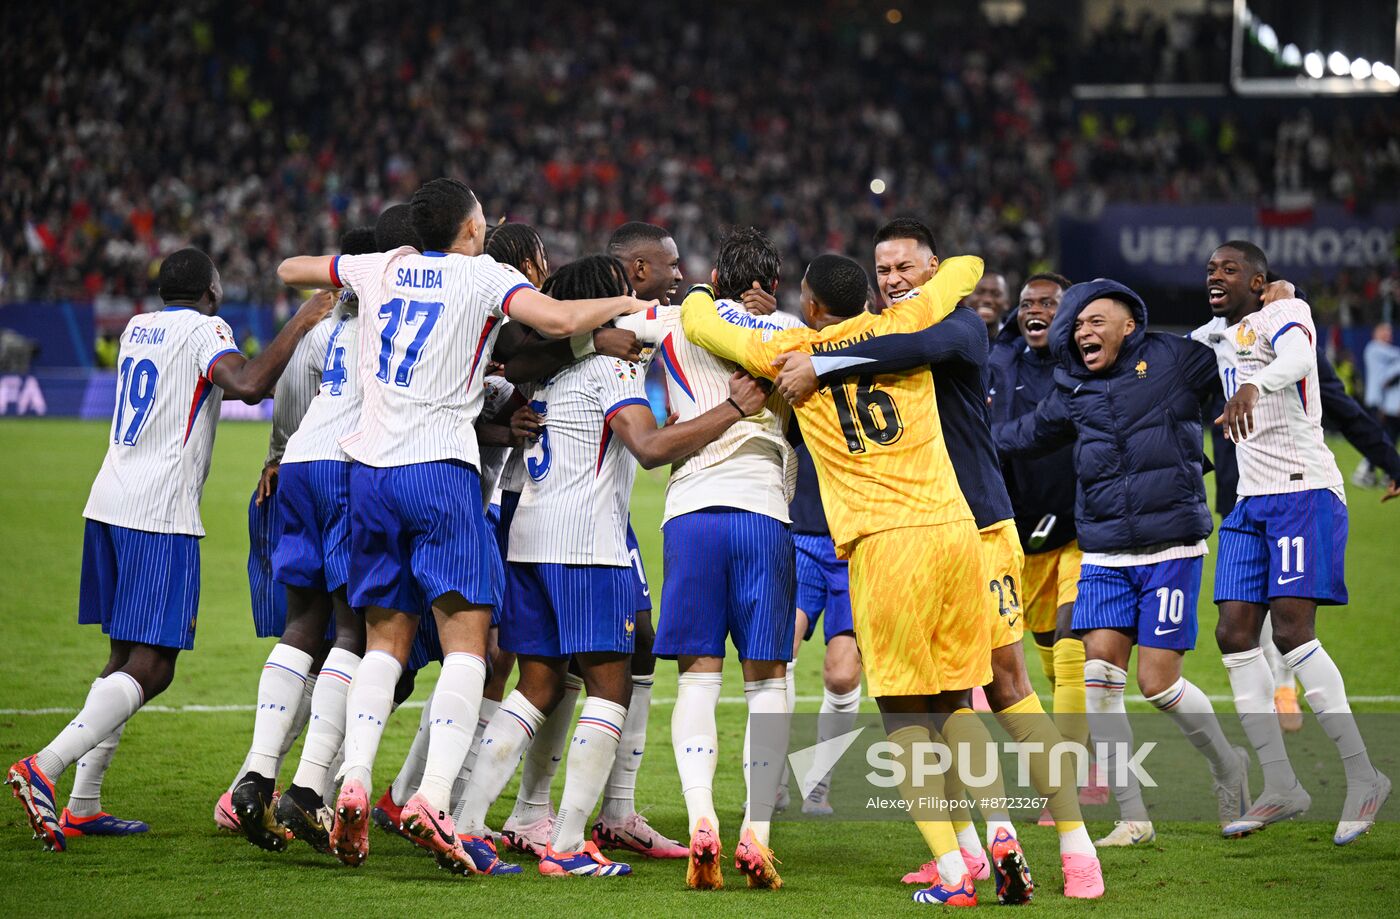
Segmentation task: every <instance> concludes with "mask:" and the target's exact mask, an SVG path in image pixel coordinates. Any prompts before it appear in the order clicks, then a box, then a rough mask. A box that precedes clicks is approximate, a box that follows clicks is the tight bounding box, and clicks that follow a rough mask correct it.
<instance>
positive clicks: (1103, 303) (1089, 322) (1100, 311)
mask: <svg viewBox="0 0 1400 919" xmlns="http://www.w3.org/2000/svg"><path fill="white" fill-rule="evenodd" d="M1136 328H1137V322H1136V321H1134V320H1133V314H1132V311H1131V310H1129V309H1128V306H1127V304H1125V303H1123V302H1122V301H1120V300H1114V299H1111V298H1109V297H1100V298H1099V299H1097V300H1093V301H1090V303H1089V305H1088V306H1086V307H1084V309H1083V310H1081V311H1080V313H1079V316H1078V317H1076V318H1075V320H1074V343H1075V345H1076V346H1078V348H1079V356H1080V357H1082V358H1083V359H1084V366H1085V367H1087V368H1089V370H1090V371H1092V372H1093V373H1098V372H1099V371H1100V370H1107V369H1108V368H1110V367H1112V366H1113V365H1114V364H1115V363H1117V362H1118V352H1119V351H1121V350H1122V348H1123V339H1125V338H1127V337H1128V335H1129V333H1131V332H1132V331H1133V330H1134V329H1136Z"/></svg>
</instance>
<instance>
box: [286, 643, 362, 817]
mask: <svg viewBox="0 0 1400 919" xmlns="http://www.w3.org/2000/svg"><path fill="white" fill-rule="evenodd" d="M359 669H360V656H359V655H358V654H354V653H352V652H350V651H347V650H345V649H344V648H332V649H331V651H330V653H329V654H327V655H326V662H325V663H324V664H323V665H321V674H320V676H318V677H317V678H316V691H315V693H314V694H313V695H312V696H311V720H310V722H309V723H308V724H307V726H306V744H305V745H304V746H303V747H302V750H301V762H300V763H298V764H297V771H296V775H295V776H293V777H292V784H293V785H300V786H301V787H303V788H310V789H312V790H313V791H315V792H316V793H317V794H319V795H321V797H323V798H324V797H325V796H326V793H327V792H328V791H329V790H330V785H331V782H330V777H331V775H332V772H331V767H332V766H333V765H334V763H335V758H336V755H337V754H338V753H340V750H341V746H342V745H343V744H344V743H345V697H346V695H347V694H348V693H349V692H350V682H351V681H352V680H354V679H355V672H356V671H357V670H359Z"/></svg>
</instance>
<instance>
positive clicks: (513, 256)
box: [485, 223, 548, 274]
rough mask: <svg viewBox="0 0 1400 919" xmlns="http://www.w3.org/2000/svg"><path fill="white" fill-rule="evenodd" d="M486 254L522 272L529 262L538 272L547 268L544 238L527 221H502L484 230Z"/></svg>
mask: <svg viewBox="0 0 1400 919" xmlns="http://www.w3.org/2000/svg"><path fill="white" fill-rule="evenodd" d="M485 251H486V254H487V255H489V256H491V257H492V258H493V259H495V260H496V261H498V262H500V263H501V264H502V265H510V266H511V267H512V268H514V269H515V270H516V271H519V272H521V273H522V274H523V273H524V271H525V263H526V262H530V263H531V264H533V265H534V266H535V268H536V269H537V270H539V271H540V272H544V271H546V270H548V269H547V267H546V266H547V264H548V257H547V256H546V254H545V251H544V240H543V239H540V234H539V233H537V232H536V231H535V228H534V227H532V226H530V225H529V224H528V223H502V224H498V225H496V226H494V227H491V228H490V229H488V230H487V231H486V247H485Z"/></svg>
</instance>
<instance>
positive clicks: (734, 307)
mask: <svg viewBox="0 0 1400 919" xmlns="http://www.w3.org/2000/svg"><path fill="white" fill-rule="evenodd" d="M715 309H716V310H717V311H718V312H719V315H720V316H721V317H722V318H723V319H725V320H726V321H728V322H731V323H733V324H734V325H738V326H742V327H744V328H749V329H768V330H772V331H778V330H781V329H792V328H800V327H801V326H802V324H803V323H802V320H801V319H799V318H798V317H796V316H794V315H792V314H791V313H784V312H782V311H778V312H775V313H772V314H771V315H768V316H755V315H753V314H751V313H749V312H748V311H747V310H745V309H744V307H743V305H742V304H739V303H735V302H734V301H732V300H719V301H716V303H715ZM616 324H617V326H618V327H619V328H625V329H629V330H631V331H632V332H634V333H635V334H636V336H637V338H639V339H641V340H642V341H643V342H646V343H649V344H654V345H655V348H656V350H655V356H654V357H653V360H660V361H661V364H662V367H663V369H664V370H665V379H666V393H667V396H668V401H669V403H670V406H671V411H672V412H674V413H676V414H677V415H678V416H680V417H679V420H680V421H689V420H691V419H692V418H697V417H699V416H700V415H703V414H704V413H705V412H707V411H709V410H710V409H712V408H714V407H715V406H717V405H719V404H721V403H722V402H724V401H725V400H726V399H728V398H729V377H730V375H731V374H733V373H734V370H735V369H736V368H735V365H734V364H732V363H730V362H729V361H726V360H724V359H723V358H719V357H716V356H715V355H713V354H711V353H710V352H709V351H706V350H705V349H704V348H701V347H698V346H696V345H694V344H691V342H690V341H689V339H687V338H686V337H685V330H684V329H683V328H682V327H681V308H680V307H679V306H657V307H652V308H651V309H649V310H647V311H646V312H645V313H636V314H633V315H630V316H622V317H619V318H618V319H617V321H616ZM791 417H792V409H791V407H790V406H789V405H788V404H787V400H785V399H784V398H783V397H782V396H781V395H780V394H779V393H778V392H777V391H776V390H775V391H774V392H773V394H772V395H771V396H770V397H769V398H768V402H767V404H766V405H765V406H764V408H763V411H761V412H759V413H758V414H757V415H751V416H749V417H748V418H744V419H742V420H740V421H738V422H737V423H735V424H734V425H733V426H732V427H730V428H729V429H728V430H726V431H725V432H724V433H723V434H721V435H720V436H719V437H718V438H716V439H715V440H714V441H712V442H711V443H709V444H707V445H706V446H704V447H702V448H701V449H700V450H698V451H696V452H695V453H693V454H692V455H690V456H687V457H685V458H684V459H682V460H680V461H679V462H677V463H675V464H673V465H672V466H671V479H670V481H669V482H668V483H667V485H666V511H665V515H664V517H663V519H662V523H663V524H664V523H665V522H666V521H667V520H670V519H671V518H672V517H678V516H680V515H681V514H688V513H690V512H692V511H698V510H700V509H702V508H706V507H736V508H739V509H741V510H746V511H754V512H755V513H759V514H763V515H765V516H768V517H773V518H774V519H776V520H781V521H782V522H783V523H788V522H790V518H789V517H788V504H789V503H790V502H791V500H792V496H793V494H794V492H795V491H796V488H797V456H796V454H795V453H794V452H793V449H792V447H791V446H790V445H789V444H788V442H787V437H786V432H787V426H788V421H789V419H790V418H791ZM726 461H729V462H726Z"/></svg>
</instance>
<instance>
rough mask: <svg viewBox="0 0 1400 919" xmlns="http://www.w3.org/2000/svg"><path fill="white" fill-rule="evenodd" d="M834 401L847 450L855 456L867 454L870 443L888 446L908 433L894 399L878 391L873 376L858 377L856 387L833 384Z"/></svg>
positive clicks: (847, 384)
mask: <svg viewBox="0 0 1400 919" xmlns="http://www.w3.org/2000/svg"><path fill="white" fill-rule="evenodd" d="M852 388H854V390H855V394H854V400H852V393H851V389H852ZM831 398H832V400H833V401H834V402H835V403H836V417H837V419H838V420H839V421H840V422H841V433H842V434H845V435H846V449H847V450H849V451H850V452H851V453H864V452H865V446H866V441H874V442H875V443H877V444H879V445H880V446H882V447H888V446H889V445H890V444H892V443H894V442H895V441H897V440H899V436H900V435H901V434H903V433H904V422H903V420H901V419H900V417H899V408H898V407H897V406H896V405H895V404H894V399H892V398H891V397H890V394H889V393H887V392H885V391H884V390H881V389H876V388H875V378H874V377H873V376H871V375H870V374H865V375H863V376H860V377H857V378H856V381H855V386H854V387H852V386H851V384H850V381H849V380H843V381H841V382H840V383H836V384H833V385H832V387H831ZM862 435H864V436H862Z"/></svg>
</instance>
